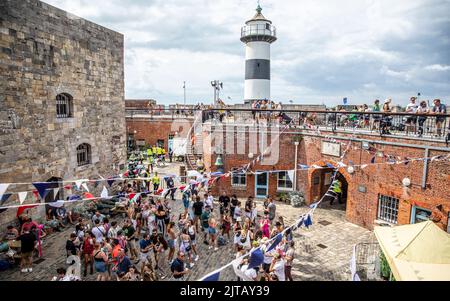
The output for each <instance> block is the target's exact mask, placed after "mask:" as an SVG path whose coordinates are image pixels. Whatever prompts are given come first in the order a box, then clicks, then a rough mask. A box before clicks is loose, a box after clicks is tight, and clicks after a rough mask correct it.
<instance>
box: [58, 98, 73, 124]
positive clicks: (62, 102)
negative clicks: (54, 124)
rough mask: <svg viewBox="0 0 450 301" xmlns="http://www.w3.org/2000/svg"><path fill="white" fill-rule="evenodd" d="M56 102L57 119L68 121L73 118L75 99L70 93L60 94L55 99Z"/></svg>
mask: <svg viewBox="0 0 450 301" xmlns="http://www.w3.org/2000/svg"><path fill="white" fill-rule="evenodd" d="M55 101H56V118H57V119H67V118H73V97H72V95H70V94H68V93H59V94H58V95H56V97H55Z"/></svg>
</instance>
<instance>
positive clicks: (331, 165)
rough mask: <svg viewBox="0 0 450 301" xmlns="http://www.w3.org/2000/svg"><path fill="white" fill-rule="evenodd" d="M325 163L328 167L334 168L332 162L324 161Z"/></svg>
mask: <svg viewBox="0 0 450 301" xmlns="http://www.w3.org/2000/svg"><path fill="white" fill-rule="evenodd" d="M325 165H326V166H328V167H329V168H334V166H333V164H330V163H326V164H325Z"/></svg>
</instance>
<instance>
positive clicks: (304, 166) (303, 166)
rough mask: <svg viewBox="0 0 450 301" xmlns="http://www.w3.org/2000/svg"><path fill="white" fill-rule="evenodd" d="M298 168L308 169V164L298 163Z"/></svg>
mask: <svg viewBox="0 0 450 301" xmlns="http://www.w3.org/2000/svg"><path fill="white" fill-rule="evenodd" d="M298 166H299V167H300V169H308V165H303V164H299V165H298Z"/></svg>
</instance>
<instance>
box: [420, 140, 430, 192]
mask: <svg viewBox="0 0 450 301" xmlns="http://www.w3.org/2000/svg"><path fill="white" fill-rule="evenodd" d="M429 153H430V149H429V148H428V147H427V148H425V155H424V158H428V156H429ZM427 175H428V159H425V162H424V163H423V175H422V189H426V188H427Z"/></svg>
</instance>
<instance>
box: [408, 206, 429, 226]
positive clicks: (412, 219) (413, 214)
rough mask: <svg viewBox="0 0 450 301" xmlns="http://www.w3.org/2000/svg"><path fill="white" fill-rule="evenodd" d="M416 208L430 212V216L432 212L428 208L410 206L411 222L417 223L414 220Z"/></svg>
mask: <svg viewBox="0 0 450 301" xmlns="http://www.w3.org/2000/svg"><path fill="white" fill-rule="evenodd" d="M417 209H419V210H422V211H428V212H430V216H431V214H432V213H433V212H432V211H431V210H430V209H427V208H423V207H419V206H412V207H411V221H410V223H411V224H417V223H418V221H417V220H416V216H417Z"/></svg>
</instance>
